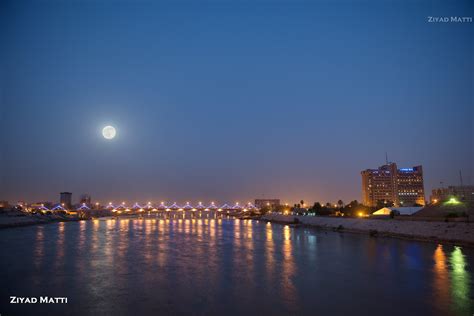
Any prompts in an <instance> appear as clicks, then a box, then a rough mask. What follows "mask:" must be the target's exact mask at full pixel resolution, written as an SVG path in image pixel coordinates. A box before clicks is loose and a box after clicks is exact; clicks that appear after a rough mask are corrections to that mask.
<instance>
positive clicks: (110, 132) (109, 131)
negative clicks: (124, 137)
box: [102, 125, 117, 139]
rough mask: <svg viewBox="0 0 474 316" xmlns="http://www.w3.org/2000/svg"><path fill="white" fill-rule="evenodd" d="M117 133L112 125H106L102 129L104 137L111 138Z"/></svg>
mask: <svg viewBox="0 0 474 316" xmlns="http://www.w3.org/2000/svg"><path fill="white" fill-rule="evenodd" d="M116 134H117V131H116V130H115V127H113V126H110V125H109V126H106V127H104V128H103V129H102V136H104V138H105V139H112V138H114V137H115V135H116Z"/></svg>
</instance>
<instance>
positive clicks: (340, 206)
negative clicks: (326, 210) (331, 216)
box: [337, 200, 344, 208]
mask: <svg viewBox="0 0 474 316" xmlns="http://www.w3.org/2000/svg"><path fill="white" fill-rule="evenodd" d="M337 205H339V208H342V207H343V206H344V202H342V200H339V201H337Z"/></svg>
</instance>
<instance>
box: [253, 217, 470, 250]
mask: <svg viewBox="0 0 474 316" xmlns="http://www.w3.org/2000/svg"><path fill="white" fill-rule="evenodd" d="M262 220H265V221H269V222H276V223H284V224H291V223H293V224H295V223H299V224H302V225H307V226H312V227H316V228H321V229H326V230H336V231H340V232H351V233H363V234H370V235H371V236H374V237H375V236H385V237H397V238H406V239H415V240H422V241H430V242H438V243H450V244H456V245H467V246H470V247H474V223H459V222H427V221H426V222H425V221H400V220H395V219H367V218H342V217H322V216H292V215H282V214H277V213H272V214H266V215H265V216H263V217H262Z"/></svg>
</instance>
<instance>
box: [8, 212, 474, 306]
mask: <svg viewBox="0 0 474 316" xmlns="http://www.w3.org/2000/svg"><path fill="white" fill-rule="evenodd" d="M0 249H1V261H0V280H1V286H0V294H1V303H0V314H1V315H63V314H73V315H104V314H105V315H111V314H114V315H124V314H129V315H130V314H135V315H148V314H153V315H159V314H183V315H184V314H195V315H196V314H197V315H213V314H226V315H237V314H247V315H253V314H261V315H280V314H281V315H284V314H292V315H294V314H298V315H369V314H378V315H402V314H403V315H472V314H473V313H474V303H473V301H474V285H473V284H474V283H473V282H474V270H473V269H474V268H473V267H474V249H472V248H461V247H457V246H452V245H438V244H434V243H433V244H431V243H423V242H417V241H408V240H400V239H391V238H380V237H378V238H372V237H369V236H365V235H358V234H350V233H338V232H326V231H319V230H316V229H312V228H303V227H295V228H294V227H290V226H287V225H280V224H270V223H265V222H262V221H260V222H259V221H252V220H236V219H171V220H169V219H103V220H93V221H81V222H68V223H55V224H49V225H40V226H30V227H20V228H12V229H3V230H0ZM10 296H18V297H38V298H39V297H40V296H50V297H67V304H39V303H37V304H10V303H9V297H10Z"/></svg>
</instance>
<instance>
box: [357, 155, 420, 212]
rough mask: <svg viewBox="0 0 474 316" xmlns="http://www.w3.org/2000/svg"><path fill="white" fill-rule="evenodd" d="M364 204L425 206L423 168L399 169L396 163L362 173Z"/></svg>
mask: <svg viewBox="0 0 474 316" xmlns="http://www.w3.org/2000/svg"><path fill="white" fill-rule="evenodd" d="M361 176H362V202H363V204H364V205H366V206H371V207H373V206H377V204H380V203H393V204H394V205H395V206H413V205H425V190H424V184H423V168H422V166H415V167H412V168H401V169H398V168H397V164H396V163H394V162H391V163H387V164H385V165H383V166H380V167H379V168H377V169H367V170H364V171H362V172H361Z"/></svg>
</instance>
